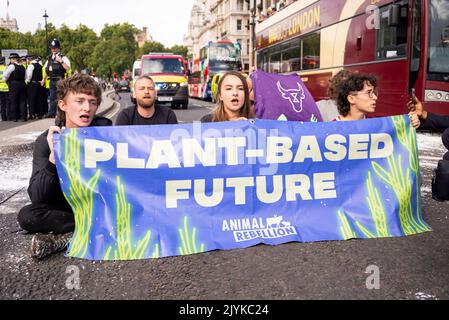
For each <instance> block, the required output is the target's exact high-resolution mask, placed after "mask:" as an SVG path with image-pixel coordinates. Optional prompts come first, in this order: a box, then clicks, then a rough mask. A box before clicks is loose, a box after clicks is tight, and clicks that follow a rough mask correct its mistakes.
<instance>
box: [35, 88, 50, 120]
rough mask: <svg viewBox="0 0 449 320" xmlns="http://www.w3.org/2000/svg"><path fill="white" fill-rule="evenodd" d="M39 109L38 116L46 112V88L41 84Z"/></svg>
mask: <svg viewBox="0 0 449 320" xmlns="http://www.w3.org/2000/svg"><path fill="white" fill-rule="evenodd" d="M39 96H40V99H41V103H40V109H39V111H38V113H37V115H38V117H42V116H45V115H46V114H47V112H48V89H47V88H45V87H42V86H41V93H40V95H39Z"/></svg>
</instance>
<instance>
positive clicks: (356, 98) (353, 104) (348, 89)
mask: <svg viewBox="0 0 449 320" xmlns="http://www.w3.org/2000/svg"><path fill="white" fill-rule="evenodd" d="M339 90H340V91H339V93H338V97H337V106H338V112H339V113H340V115H339V116H338V117H336V118H335V120H336V121H351V120H363V119H366V117H367V115H369V114H372V113H374V111H375V110H376V104H377V98H378V95H379V93H378V91H377V79H376V77H374V76H373V75H369V74H351V75H350V76H349V77H348V78H347V79H346V81H344V82H343V83H342V84H341V86H340V87H339ZM409 116H410V121H411V123H412V126H413V127H415V128H417V127H419V125H420V121H419V118H418V116H417V114H416V112H410V113H409Z"/></svg>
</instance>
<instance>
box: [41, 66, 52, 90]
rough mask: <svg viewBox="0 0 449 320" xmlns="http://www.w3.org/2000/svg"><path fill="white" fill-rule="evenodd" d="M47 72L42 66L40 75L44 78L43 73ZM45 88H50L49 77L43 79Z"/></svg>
mask: <svg viewBox="0 0 449 320" xmlns="http://www.w3.org/2000/svg"><path fill="white" fill-rule="evenodd" d="M46 74H47V73H46V72H45V68H42V77H43V78H45V75H46ZM45 89H50V78H47V80H45Z"/></svg>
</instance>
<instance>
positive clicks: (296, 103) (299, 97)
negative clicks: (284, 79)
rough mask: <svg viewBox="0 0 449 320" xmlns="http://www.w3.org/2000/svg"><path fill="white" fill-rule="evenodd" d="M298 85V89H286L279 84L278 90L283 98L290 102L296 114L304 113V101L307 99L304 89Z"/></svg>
mask: <svg viewBox="0 0 449 320" xmlns="http://www.w3.org/2000/svg"><path fill="white" fill-rule="evenodd" d="M297 84H298V89H284V88H283V87H282V86H281V82H280V81H278V82H277V86H278V90H279V92H280V93H281V95H282V98H284V99H286V100H288V101H290V103H291V105H292V107H293V110H295V111H296V112H301V111H302V101H303V100H304V99H305V98H306V95H305V94H304V89H303V88H302V86H301V85H300V84H299V83H297Z"/></svg>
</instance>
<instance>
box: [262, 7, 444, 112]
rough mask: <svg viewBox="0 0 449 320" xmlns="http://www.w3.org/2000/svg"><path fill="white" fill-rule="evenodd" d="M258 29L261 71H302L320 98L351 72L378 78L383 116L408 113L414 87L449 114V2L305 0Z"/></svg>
mask: <svg viewBox="0 0 449 320" xmlns="http://www.w3.org/2000/svg"><path fill="white" fill-rule="evenodd" d="M256 32H257V66H258V68H259V69H262V70H264V71H267V72H277V73H286V74H289V73H298V74H299V75H300V76H301V78H302V80H303V81H304V83H305V84H306V86H307V87H308V88H309V90H310V91H311V93H312V95H313V96H314V98H315V100H321V99H326V98H327V86H328V80H329V79H330V77H331V76H332V75H334V74H336V73H337V72H338V71H339V70H341V69H343V68H344V69H348V70H350V71H353V72H360V73H371V74H373V75H375V76H376V77H377V79H378V87H379V99H378V103H377V108H376V115H377V116H389V115H396V114H404V113H406V112H407V110H406V103H407V101H408V100H409V97H410V93H411V91H412V89H414V90H415V94H416V96H417V97H418V99H420V100H421V101H422V102H423V104H424V107H425V109H426V110H428V111H432V112H436V113H440V114H448V115H449V1H448V0H398V1H392V0H366V1H365V0H319V1H317V0H301V1H296V2H293V3H292V4H290V5H289V6H288V7H286V8H284V9H282V10H280V11H278V12H277V13H275V14H274V15H272V16H270V17H269V18H268V19H266V20H265V21H263V22H261V23H259V24H258V25H257V28H256Z"/></svg>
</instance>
